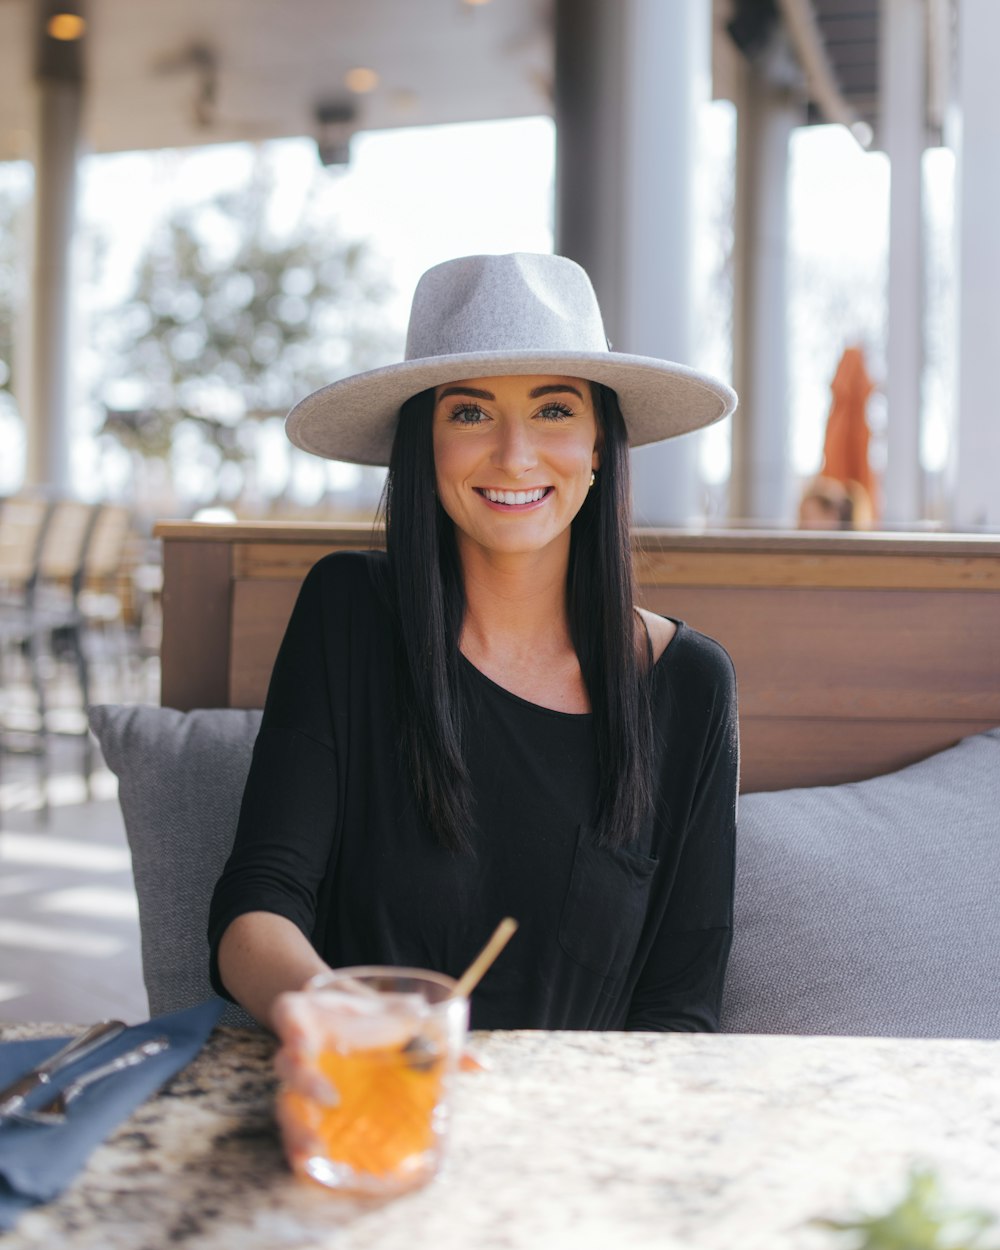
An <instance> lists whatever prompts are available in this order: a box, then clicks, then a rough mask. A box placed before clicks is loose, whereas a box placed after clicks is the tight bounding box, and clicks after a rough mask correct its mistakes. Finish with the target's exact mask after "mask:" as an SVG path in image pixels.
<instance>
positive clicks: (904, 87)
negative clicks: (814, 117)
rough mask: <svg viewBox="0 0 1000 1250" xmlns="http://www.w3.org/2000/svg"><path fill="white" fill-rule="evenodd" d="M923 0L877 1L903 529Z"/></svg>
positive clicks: (915, 366)
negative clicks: (887, 177) (879, 3)
mask: <svg viewBox="0 0 1000 1250" xmlns="http://www.w3.org/2000/svg"><path fill="white" fill-rule="evenodd" d="M991 2H992V0H991ZM925 21H926V15H925V12H924V3H923V0H882V10H881V31H880V40H879V43H880V57H881V60H880V79H881V89H880V101H881V115H880V119H879V140H880V143H881V146H882V148H883V149H884V150H885V152H886V154H887V155H888V157H889V167H890V184H889V187H890V190H889V301H888V303H889V310H888V334H887V337H886V379H885V392H886V400H887V408H888V427H887V446H886V466H885V478H884V481H883V485H882V496H883V516H884V519H885V523H886V525H887V527H893V528H905V527H906V526H908V525H913V524H914V523H915V522H917V521H920V520H921V519H922V517H923V474H922V470H921V467H920V379H921V373H922V371H923V355H924V353H923V309H924V283H923V213H922V197H921V159H922V157H923V152H924V147H925V146H926V124H925V98H924V83H925V77H924V75H925V61H926V56H925V46H926V34H925Z"/></svg>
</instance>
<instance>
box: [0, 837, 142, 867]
mask: <svg viewBox="0 0 1000 1250" xmlns="http://www.w3.org/2000/svg"><path fill="white" fill-rule="evenodd" d="M0 840H2V850H3V858H4V859H5V860H7V861H9V862H10V863H13V864H45V865H46V866H48V867H54V868H80V869H83V871H84V872H121V871H123V870H128V869H130V868H131V867H132V859H131V856H130V855H129V853H128V850H127V849H126V848H125V847H123V846H122V847H117V846H102V845H101V844H100V843H99V842H71V841H70V840H69V839H68V838H55V837H52V836H51V834H47V833H42V832H41V831H39V832H38V833H6V832H4V833H3V834H2V835H0Z"/></svg>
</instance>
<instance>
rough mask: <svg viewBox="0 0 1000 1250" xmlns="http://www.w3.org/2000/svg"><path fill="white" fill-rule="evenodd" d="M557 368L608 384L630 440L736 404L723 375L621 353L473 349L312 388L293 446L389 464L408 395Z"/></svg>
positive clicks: (293, 429)
mask: <svg viewBox="0 0 1000 1250" xmlns="http://www.w3.org/2000/svg"><path fill="white" fill-rule="evenodd" d="M518 374H558V375H561V376H564V377H566V376H569V377H576V378H585V379H587V380H589V381H591V382H600V383H602V384H603V385H604V386H609V387H611V389H612V390H613V391H615V392H616V393H617V395H618V402H619V404H620V406H621V410H622V414H623V416H624V418H625V425H626V428H627V429H628V441H629V444H630V445H631V446H632V447H641V446H642V445H643V444H645V443H655V442H658V441H659V440H661V439H665V438H676V437H677V435H678V434H689V433H690V432H691V431H692V430H700V429H702V428H703V427H704V426H707V425H713V424H714V423H715V422H716V421H721V420H722V418H723V417H727V416H729V415H730V413H732V412H733V411H734V410H735V408H736V392H735V391H733V390H732V388H731V387H728V386H726V384H725V383H724V382H719V381H718V380H717V379H715V378H712V377H709V376H708V375H707V374H704V373H699V372H698V371H697V370H696V369H688V368H686V367H685V366H684V365H676V364H671V363H670V362H668V361H663V360H655V359H652V358H651V357H648V356H629V355H625V354H623V353H620V352H563V353H559V354H555V355H554V354H553V353H551V352H547V351H537V352H535V351H520V352H517V353H510V352H477V353H469V354H463V355H454V356H435V357H433V358H430V359H425V360H408V361H404V362H403V363H401V364H394V365H386V366H384V367H383V368H381V369H372V370H369V371H368V372H367V373H357V374H354V375H353V376H352V377H349V378H343V379H341V380H340V381H338V382H331V383H330V385H329V386H324V387H322V388H321V389H320V390H318V391H313V393H312V394H311V395H307V396H306V397H305V399H303V400H301V401H300V402H299V403H297V404H296V405H295V407H294V408H293V409H292V410H291V412H290V413H289V414H288V417H287V418H286V420H285V430H286V432H287V434H288V437H289V438H290V439H291V441H292V442H293V443H294V444H295V446H296V447H301V448H302V450H303V451H309V452H312V453H313V455H316V456H323V457H325V458H326V459H328V460H346V461H349V462H350V463H352V464H375V465H387V464H388V463H389V457H390V455H391V453H392V443H393V438H394V437H395V433H396V422H397V419H398V417H399V410H400V408H401V406H402V405H403V404H404V403H405V402H406V400H408V399H410V398H411V397H412V396H413V395H417V394H419V393H420V392H421V391H424V390H427V389H428V388H429V387H432V386H441V385H443V384H444V383H445V382H457V381H461V380H462V379H464V378H487V377H504V376H508V375H518Z"/></svg>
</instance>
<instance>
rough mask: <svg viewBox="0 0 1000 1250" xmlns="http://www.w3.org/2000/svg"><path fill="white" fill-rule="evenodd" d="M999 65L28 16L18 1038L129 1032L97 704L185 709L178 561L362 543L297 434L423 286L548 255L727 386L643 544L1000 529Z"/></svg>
mask: <svg viewBox="0 0 1000 1250" xmlns="http://www.w3.org/2000/svg"><path fill="white" fill-rule="evenodd" d="M998 46H1000V3H998V0H282V2H281V3H280V4H279V3H275V2H274V0H0V824H3V826H4V830H3V836H2V837H0V864H2V868H3V872H2V873H0V896H2V897H3V898H4V912H3V916H2V918H0V948H4V950H5V952H6V953H8V954H9V953H10V951H12V950H16V951H17V952H19V954H18V958H19V959H21V961H22V962H21V963H20V964H17V965H16V966H15V964H14V963H8V964H7V965H5V970H4V972H3V973H2V974H0V1004H2V1006H0V1018H3V1017H4V1016H6V1018H15V1019H16V1018H29V1017H32V1016H34V1017H35V1018H44V1017H46V1016H53V1015H54V1014H62V1015H63V1016H64V1018H72V1017H73V1016H74V1015H76V1016H77V1017H78V1018H81V1019H82V1018H86V1017H87V1016H88V1015H89V1014H91V1013H92V1011H93V1009H94V1008H93V1004H94V1002H95V998H94V995H95V994H96V993H97V992H98V988H100V992H101V993H102V994H103V995H104V999H103V1000H102V1001H104V1002H106V1004H107V1008H108V1010H109V1011H110V1010H122V1011H128V1010H132V1009H133V1007H134V1004H135V1003H136V1002H141V987H140V986H139V979H138V977H139V973H138V963H137V956H136V941H137V939H136V920H135V897H134V892H133V891H132V887H131V876H130V872H129V867H128V852H127V849H126V848H125V846H124V840H123V834H122V830H121V825H120V818H119V817H118V814H117V807H116V805H115V804H114V802H113V796H114V780H113V778H112V777H111V776H110V774H108V773H107V772H106V771H105V770H103V769H102V768H101V766H100V761H99V758H93V756H96V750H94V749H93V747H92V743H91V740H90V738H89V737H88V735H87V726H86V708H87V707H88V706H89V705H91V704H93V703H98V702H102V701H103V702H133V701H135V702H142V701H148V702H152V703H155V702H158V698H159V694H158V670H157V664H158V654H159V641H160V636H159V596H160V585H161V573H160V552H159V549H158V543H157V542H156V540H155V539H154V538H152V536H151V535H152V529H153V525H154V523H155V522H156V521H157V520H159V519H165V518H175V519H187V518H194V519H199V520H208V521H220V522H221V521H231V520H240V521H258V520H281V521H284V520H304V521H354V522H361V523H363V524H367V523H368V522H370V520H371V518H372V517H373V515H374V513H375V509H376V507H377V503H378V499H379V494H380V490H381V485H382V478H381V471H379V470H374V469H361V468H358V467H356V466H352V465H345V464H337V463H329V462H323V461H319V460H315V459H312V458H310V457H308V456H306V455H304V454H302V453H300V452H298V451H296V450H295V449H294V448H292V447H291V445H290V444H289V443H288V442H287V440H286V439H285V437H284V433H283V417H284V414H285V412H286V410H287V409H288V407H289V406H290V405H291V404H292V403H293V402H294V401H295V400H297V399H298V398H300V397H301V396H302V395H304V394H306V393H307V392H308V391H310V390H311V389H314V388H315V387H317V386H319V385H322V384H323V383H325V382H328V381H332V380H334V379H335V378H338V377H341V376H344V375H346V374H350V373H353V372H356V371H358V370H361V369H367V368H370V367H373V366H377V365H380V364H385V363H390V362H393V361H396V360H399V359H400V358H401V356H402V352H403V339H404V333H405V327H406V321H407V314H408V309H409V302H410V298H411V295H412V292H413V288H414V285H415V283H416V280H417V278H418V276H419V275H420V273H421V272H422V271H423V270H424V269H426V268H427V267H428V266H430V265H433V264H435V263H437V262H439V261H442V260H445V259H447V258H449V257H453V256H457V255H465V254H469V253H474V252H504V251H515V250H524V251H549V250H555V251H558V252H560V253H562V254H565V255H568V256H570V257H572V258H573V259H575V260H577V261H579V262H580V263H581V264H583V265H584V266H585V268H586V269H587V270H588V272H589V273H590V275H591V277H592V279H593V281H594V284H595V287H596V289H597V293H598V296H599V298H600V301H601V305H602V308H603V310H604V313H605V320H606V324H607V330H608V335H609V338H610V340H611V343H612V344H613V346H614V347H615V348H616V349H618V350H621V351H625V352H634V353H639V354H644V355H650V356H658V357H665V358H668V359H673V360H677V361H681V362H684V363H687V364H690V365H692V366H694V367H696V368H699V369H704V370H707V371H710V372H712V373H715V374H717V375H719V376H721V377H723V378H724V379H726V380H727V381H729V382H731V383H732V384H733V385H734V386H735V387H736V389H737V391H738V392H739V394H740V407H739V410H738V412H737V413H736V416H735V418H734V419H733V420H731V421H728V422H724V423H722V424H721V425H719V426H717V427H713V428H711V429H709V430H706V431H703V432H701V433H699V434H696V435H691V436H688V437H686V438H682V439H679V440H675V441H674V442H673V443H670V444H668V445H665V446H661V447H652V448H644V449H641V450H640V451H637V452H635V453H633V468H634V481H635V487H634V494H635V505H636V516H637V521H638V522H639V523H640V524H644V525H651V526H662V527H670V528H674V529H678V528H680V529H691V530H695V531H706V530H720V529H731V530H737V529H738V530H748V529H750V530H753V529H763V530H768V531H771V532H774V531H780V530H792V529H795V528H809V529H836V530H845V529H867V530H875V531H890V532H896V533H898V532H901V531H902V532H906V531H911V532H912V531H921V532H931V533H943V532H952V531H958V532H964V533H975V532H979V533H995V532H997V531H998V530H1000V473H998V466H1000V422H998V421H997V419H996V417H995V414H994V406H995V402H994V389H995V384H994V379H993V376H992V371H993V368H994V364H995V361H996V359H997V358H998V356H1000V331H998V328H997V327H998V325H1000V320H998V318H997V316H996V312H995V308H994V302H995V299H996V292H997V291H998V290H1000V232H998V230H997V223H998V222H1000V99H998V96H1000V87H998V85H997V75H996V71H995V65H994V62H995V49H996V48H997V47H998ZM88 796H90V797H93V798H96V800H97V801H96V802H92V803H89V804H81V803H80V799H81V798H84V797H88ZM26 814H27V816H28V823H24V821H25V817H26ZM46 821H47V822H48V829H47V831H46V832H45V833H44V834H43V833H42V832H41V831H40V828H39V826H40V825H42V824H43V823H44V822H46ZM36 956H37V958H36ZM50 956H51V958H50ZM74 961H75V962H74ZM43 965H44V975H43V973H42V967H43ZM98 968H100V969H102V970H101V971H98ZM98 982H100V986H98ZM74 995H76V996H77V997H75V998H74Z"/></svg>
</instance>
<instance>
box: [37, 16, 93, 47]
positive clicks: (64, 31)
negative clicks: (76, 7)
mask: <svg viewBox="0 0 1000 1250" xmlns="http://www.w3.org/2000/svg"><path fill="white" fill-rule="evenodd" d="M45 29H46V31H48V33H49V34H50V35H51V36H52V38H53V39H58V40H59V42H60V43H73V42H74V41H75V40H77V39H82V38H83V36H84V32H85V31H86V29H87V23H86V20H85V19H84V18H83V17H81V16H80V14H79V13H64V12H59V13H53V14H52V16H51V17H50V18H49V20H48V21H47V22H46V23H45Z"/></svg>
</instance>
